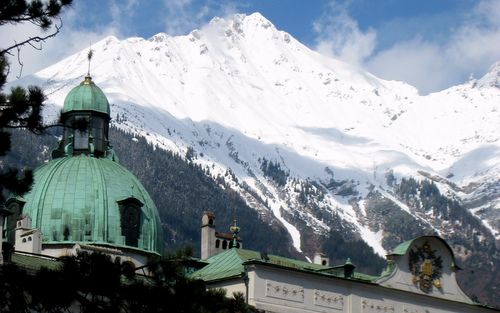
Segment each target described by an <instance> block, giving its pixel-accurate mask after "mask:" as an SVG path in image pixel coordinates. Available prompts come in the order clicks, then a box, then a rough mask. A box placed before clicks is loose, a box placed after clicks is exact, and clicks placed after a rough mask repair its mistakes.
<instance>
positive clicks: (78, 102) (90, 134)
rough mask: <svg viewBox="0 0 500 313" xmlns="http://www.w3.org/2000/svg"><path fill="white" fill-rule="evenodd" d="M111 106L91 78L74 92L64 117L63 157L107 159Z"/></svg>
mask: <svg viewBox="0 0 500 313" xmlns="http://www.w3.org/2000/svg"><path fill="white" fill-rule="evenodd" d="M109 121H110V108H109V102H108V99H107V98H106V96H105V95H104V93H103V92H102V90H101V89H100V88H99V87H97V86H96V84H95V83H94V82H93V81H92V78H91V77H90V75H87V76H85V79H84V81H83V82H82V83H81V84H80V85H78V86H76V87H75V88H73V89H72V90H71V91H70V92H69V93H68V95H67V96H66V99H65V100H64V107H63V110H62V113H61V122H62V123H63V125H64V137H63V142H62V143H63V147H64V155H79V154H86V155H90V156H95V157H102V156H105V154H106V151H107V150H108V130H109Z"/></svg>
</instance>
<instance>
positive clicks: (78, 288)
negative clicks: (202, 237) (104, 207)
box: [0, 253, 257, 313]
mask: <svg viewBox="0 0 500 313" xmlns="http://www.w3.org/2000/svg"><path fill="white" fill-rule="evenodd" d="M178 257H179V256H178V255H177V256H175V258H173V257H169V258H165V259H163V260H160V261H158V262H154V263H151V264H149V265H148V269H149V270H150V271H151V272H152V274H153V275H152V276H141V275H137V274H136V273H135V272H134V270H130V267H129V266H127V264H126V263H120V262H119V261H118V260H115V261H112V260H111V258H110V257H109V256H108V255H104V254H100V253H92V254H88V253H80V254H78V255H77V256H76V257H65V258H63V259H62V260H61V265H60V267H59V268H57V269H52V270H51V269H47V268H42V269H40V270H37V271H30V272H27V271H26V270H25V269H23V268H21V267H18V266H17V265H15V264H11V263H10V264H4V265H2V266H1V267H0V294H1V295H2V296H0V312H19V313H24V312H40V313H56V312H75V313H76V312H80V313H83V312H89V313H90V312H92V313H100V312H103V313H104V312H106V313H114V312H116V313H129V312H130V313H132V312H133V313H141V312H144V313H146V312H147V313H154V312H158V313H160V312H186V313H188V312H206V313H209V312H220V313H224V312H227V313H229V312H240V313H244V312H257V311H256V310H255V309H254V308H252V307H251V306H248V305H247V304H246V303H245V300H244V297H242V295H241V294H235V295H233V297H232V298H228V297H226V296H225V291H224V290H221V289H211V290H206V288H205V286H204V284H203V282H202V281H197V280H191V279H189V278H188V277H186V275H185V274H184V273H185V267H184V266H183V262H182V261H183V259H184V256H181V258H180V259H179V258H178ZM48 283H49V284H50V287H49V288H48V286H47V284H48Z"/></svg>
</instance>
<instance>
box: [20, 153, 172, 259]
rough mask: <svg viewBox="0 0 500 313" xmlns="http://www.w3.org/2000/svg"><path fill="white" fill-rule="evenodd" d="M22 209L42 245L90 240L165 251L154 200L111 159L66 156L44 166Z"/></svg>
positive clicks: (90, 241)
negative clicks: (40, 235) (39, 236)
mask: <svg viewBox="0 0 500 313" xmlns="http://www.w3.org/2000/svg"><path fill="white" fill-rule="evenodd" d="M25 201H26V203H25V205H24V207H23V213H24V214H28V215H29V216H30V217H31V219H32V221H33V227H35V228H39V229H40V230H41V231H42V238H43V244H65V243H86V244H98V245H108V246H111V247H125V248H130V249H138V250H142V251H146V252H149V253H155V254H161V253H162V249H163V234H162V229H161V224H160V218H159V216H158V211H157V209H156V206H155V204H154V203H153V201H152V200H151V198H150V196H149V194H148V192H147V191H146V189H145V188H144V187H143V186H142V184H141V183H140V182H139V180H137V178H136V177H135V176H134V175H133V174H132V173H130V172H129V171H128V170H127V169H126V168H124V167H123V166H121V165H119V164H118V163H116V162H114V161H112V160H111V159H108V158H95V157H91V156H87V155H80V156H73V157H62V158H58V159H55V160H52V161H50V162H49V163H47V164H45V165H43V166H41V167H40V168H38V169H37V170H36V172H35V182H34V184H33V187H32V189H31V191H30V192H29V193H28V194H27V195H26V196H25Z"/></svg>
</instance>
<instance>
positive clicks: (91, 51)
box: [85, 48, 94, 80]
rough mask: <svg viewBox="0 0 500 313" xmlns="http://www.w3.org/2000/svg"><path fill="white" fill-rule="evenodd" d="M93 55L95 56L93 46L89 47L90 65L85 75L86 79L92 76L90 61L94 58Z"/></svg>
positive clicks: (88, 57)
mask: <svg viewBox="0 0 500 313" xmlns="http://www.w3.org/2000/svg"><path fill="white" fill-rule="evenodd" d="M92 56H94V50H92V48H89V52H87V59H88V60H89V67H88V70H87V76H86V77H85V80H87V77H90V61H91V60H92Z"/></svg>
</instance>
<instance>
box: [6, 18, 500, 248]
mask: <svg viewBox="0 0 500 313" xmlns="http://www.w3.org/2000/svg"><path fill="white" fill-rule="evenodd" d="M92 49H93V50H94V51H95V53H94V58H93V60H92V64H91V73H92V76H93V80H94V81H95V82H96V84H97V85H98V86H99V87H101V88H102V89H103V90H104V92H105V93H106V95H107V97H108V99H109V100H110V103H112V107H111V111H112V117H113V123H114V124H115V125H116V126H118V127H120V128H122V129H127V130H131V131H133V132H135V133H137V134H138V135H142V136H145V137H146V138H147V139H148V140H149V141H150V142H153V143H155V144H157V145H158V146H159V147H160V148H165V149H170V150H173V151H176V152H179V153H182V154H183V155H184V154H185V155H186V157H188V158H190V159H192V160H193V161H194V162H196V163H199V164H201V165H202V166H204V167H208V168H210V171H211V173H212V175H214V177H216V176H217V175H221V176H222V177H224V178H225V179H226V181H227V182H229V183H230V185H231V186H232V188H233V189H234V190H235V191H237V192H239V193H240V194H241V195H242V196H243V197H244V198H245V199H246V201H247V203H248V204H249V205H250V206H251V207H254V208H255V209H256V210H258V211H259V212H260V213H261V214H262V216H265V217H267V218H270V219H277V220H279V221H280V222H281V223H282V224H283V225H284V226H285V227H286V228H287V230H288V231H289V233H290V235H291V237H292V241H293V245H294V247H295V248H296V249H297V250H298V251H302V250H303V251H304V252H305V254H306V255H309V256H310V255H311V254H310V253H311V252H312V251H313V250H314V249H317V248H318V247H317V246H315V247H311V246H310V245H311V243H310V241H311V240H309V237H310V236H326V235H327V234H328V232H329V231H330V230H331V229H332V228H333V227H336V226H335V225H338V223H342V224H343V225H347V226H348V227H349V228H350V229H351V230H352V232H353V233H355V234H358V235H359V236H360V237H361V238H362V239H363V240H365V241H366V242H367V243H368V244H369V245H370V246H372V247H373V248H374V250H375V251H376V252H377V253H379V254H380V255H383V254H385V253H386V251H387V250H388V249H390V248H391V247H392V246H393V244H394V242H397V241H398V239H399V241H401V240H402V239H407V238H404V237H405V236H409V235H408V234H406V235H404V234H402V232H404V231H405V230H403V231H401V230H398V231H396V230H394V229H392V228H390V227H389V226H387V225H386V224H384V223H381V222H380V220H379V219H380V218H386V219H391V218H392V217H393V216H395V215H396V216H398V217H400V215H401V214H402V215H401V216H403V215H404V221H406V222H407V221H414V223H415V225H418V228H419V229H423V230H425V231H426V232H434V233H438V234H441V235H442V236H445V237H447V238H450V237H453V236H459V237H460V236H462V237H468V236H474V238H476V239H477V241H478V242H479V243H482V244H486V243H487V244H489V245H493V246H495V244H496V243H497V242H498V241H499V240H500V128H499V125H500V63H497V64H495V65H493V66H492V67H491V69H490V71H489V72H488V73H487V74H486V75H485V76H484V77H482V78H481V79H478V80H471V81H468V82H465V83H464V84H462V85H459V86H454V87H451V88H449V89H446V90H443V91H440V92H437V93H432V94H430V95H426V96H421V95H419V93H418V90H417V89H416V88H414V87H412V86H410V85H408V84H406V83H403V82H397V81H387V80H383V79H380V78H378V77H376V76H374V75H372V74H370V73H367V72H365V71H363V70H361V69H357V68H355V67H353V66H350V65H348V64H346V63H343V62H341V61H339V60H336V59H332V58H329V57H326V56H323V55H321V54H318V53H317V52H315V51H312V50H311V49H309V48H308V47H306V46H304V45H303V44H301V43H300V42H298V41H297V40H295V39H294V38H293V37H292V36H291V35H289V34H288V33H286V32H284V31H281V30H277V29H276V28H275V27H274V25H273V24H272V23H271V22H270V21H268V20H267V19H265V18H264V17H263V16H262V15H260V14H259V13H254V14H252V15H249V16H245V15H234V16H233V17H231V18H230V19H221V18H214V19H213V20H212V21H211V22H210V23H209V24H208V25H206V26H205V27H204V28H203V29H200V30H194V31H192V32H191V33H190V34H188V35H186V36H177V37H171V36H168V35H167V34H163V33H161V34H157V35H155V36H153V37H151V38H149V39H143V38H129V39H125V40H118V39H117V38H115V37H108V38H105V39H103V40H102V41H100V42H98V43H97V44H95V45H93V46H92ZM86 55H87V51H81V52H79V53H77V54H75V55H72V56H70V57H68V58H66V59H64V60H62V61H60V62H58V63H57V64H54V65H53V66H51V67H48V68H46V69H44V70H42V71H40V72H38V73H36V74H35V75H32V76H29V77H26V78H23V79H21V80H19V81H16V82H14V84H22V85H28V84H37V85H40V86H41V87H42V88H44V90H45V92H46V94H47V95H48V102H49V105H48V107H47V110H46V114H47V118H48V119H49V120H50V119H55V118H56V116H57V114H58V111H59V110H60V108H61V106H62V104H63V100H64V97H65V95H66V94H67V93H68V92H69V90H70V89H71V88H73V87H74V86H75V85H77V84H78V83H80V82H81V81H82V79H83V76H84V75H85V74H86V72H87V66H88V63H87V58H86ZM429 75H432V73H429ZM186 152H187V153H186ZM227 173H229V175H227ZM410 178H414V180H415V183H416V184H417V185H415V186H414V188H413V189H411V188H410V189H411V190H410V191H408V190H406V191H405V190H403V189H404V188H403V186H407V185H406V184H407V183H408V181H409V180H410ZM424 181H425V182H432V183H433V184H432V185H431V187H432V188H431V187H428V186H427V187H426V186H424V185H422V182H424ZM411 183H412V184H413V181H411ZM410 185H411V184H410ZM425 188H431V189H430V190H431V191H429V192H427V191H424V189H425ZM433 188H434V189H433ZM425 190H427V189H425ZM436 190H437V193H436ZM437 196H442V198H436V199H440V201H441V202H440V204H439V205H440V206H439V207H438V204H436V203H433V202H430V204H429V203H428V202H427V201H428V200H429V199H430V198H431V197H437ZM443 197H444V199H447V200H446V201H448V202H446V201H445V203H444V204H443V202H442V201H443V200H442V199H443ZM433 199H434V198H433ZM452 201H456V203H455V202H453V203H452ZM381 205H382V206H383V207H388V206H389V207H391V210H390V211H381ZM455 206H457V207H455ZM458 206H459V207H460V209H457V208H458ZM436 208H439V209H436ZM464 210H465V211H464ZM456 212H459V213H456ZM385 214H389V215H388V216H384V215H385ZM464 214H465V215H467V214H469V215H470V214H473V215H470V217H471V218H472V219H473V220H474V221H477V223H475V222H474V223H471V222H470V221H469V219H468V218H465V217H464V216H465V215H464ZM469 215H467V216H469ZM473 216H475V217H477V218H478V219H474V217H473ZM408 227H410V226H408ZM412 233H413V232H412V231H410V234H412ZM306 236H307V237H308V238H305V237H306ZM462 237H460V238H462ZM456 242H457V245H460V246H462V245H464V244H462V243H460V241H459V240H458V241H456ZM312 245H313V246H314V243H313V244H312ZM471 245H472V244H471ZM464 246H465V247H466V248H464V250H465V254H467V252H466V251H467V249H471V247H472V246H471V247H468V246H467V245H464ZM454 248H455V247H454Z"/></svg>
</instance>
